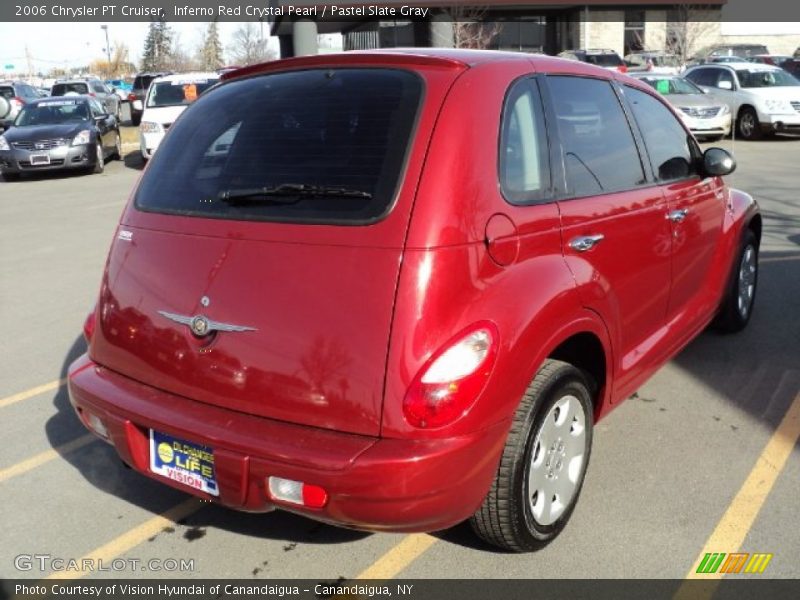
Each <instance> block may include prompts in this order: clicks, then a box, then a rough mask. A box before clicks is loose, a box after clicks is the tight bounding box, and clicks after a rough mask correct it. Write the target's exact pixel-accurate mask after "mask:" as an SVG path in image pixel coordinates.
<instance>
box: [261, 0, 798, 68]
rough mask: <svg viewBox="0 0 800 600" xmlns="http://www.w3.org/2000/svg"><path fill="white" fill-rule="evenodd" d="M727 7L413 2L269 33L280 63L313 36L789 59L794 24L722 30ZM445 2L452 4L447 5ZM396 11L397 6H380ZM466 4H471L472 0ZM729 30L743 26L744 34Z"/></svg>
mask: <svg viewBox="0 0 800 600" xmlns="http://www.w3.org/2000/svg"><path fill="white" fill-rule="evenodd" d="M273 1H274V2H277V3H278V4H287V5H288V4H290V3H291V4H294V5H302V4H303V3H307V4H309V5H317V6H322V5H323V4H327V5H329V6H330V5H332V4H335V3H334V2H328V1H327V0H273ZM728 1H729V0H703V2H701V3H698V2H696V1H694V2H692V1H681V0H678V1H677V2H675V1H673V2H665V1H663V0H649V1H646V0H644V1H642V2H639V3H632V2H631V3H627V4H624V5H623V4H621V3H620V2H613V1H608V0H584V1H583V2H581V3H575V2H570V1H569V0H549V1H548V2H547V3H546V4H545V3H536V2H530V0H527V1H525V0H482V1H481V2H480V3H479V6H478V7H477V8H475V7H474V6H473V7H468V6H467V5H466V4H464V3H463V2H462V0H418V1H417V2H415V3H414V5H415V6H427V7H429V8H430V10H429V12H428V14H427V15H426V16H425V17H424V18H422V19H416V20H411V19H408V20H396V19H393V20H388V19H387V20H376V18H375V17H371V18H370V17H365V18H362V19H361V20H353V21H351V22H341V21H330V20H327V21H315V20H313V19H290V18H288V17H277V18H276V19H275V20H274V21H273V22H272V33H273V35H277V36H278V38H279V39H280V47H281V56H282V57H288V56H297V55H303V54H314V53H316V52H317V48H318V45H317V35H318V34H331V33H340V34H341V35H342V47H343V49H345V50H360V49H373V48H394V47H409V46H440V47H441V46H444V47H448V46H464V47H476V46H478V47H485V48H491V49H498V50H514V51H521V52H541V53H545V54H557V53H559V52H561V51H562V50H567V49H574V48H605V49H610V50H614V51H616V52H617V53H619V54H620V55H625V54H629V53H631V52H636V51H639V50H654V51H667V52H670V53H675V54H679V55H682V56H684V57H689V56H692V55H693V53H695V52H696V51H698V50H700V49H701V48H703V47H705V46H710V45H713V44H720V43H749V42H756V43H762V44H765V45H766V46H768V48H769V50H770V52H771V53H774V54H791V53H793V52H794V50H795V49H796V48H797V47H798V45H800V23H788V24H787V23H747V24H738V23H726V22H724V12H723V11H724V10H725V5H726V4H727V3H728ZM448 3H451V5H450V6H448ZM379 4H381V5H382V6H395V7H397V8H399V7H400V6H402V4H403V3H402V2H394V1H393V0H390V1H388V2H382V3H379ZM471 4H473V5H474V4H476V3H475V2H474V0H472V2H471ZM736 25H746V26H747V27H746V28H745V29H743V28H741V27H739V28H736V27H735V26H736Z"/></svg>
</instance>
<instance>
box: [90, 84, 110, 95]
mask: <svg viewBox="0 0 800 600" xmlns="http://www.w3.org/2000/svg"><path fill="white" fill-rule="evenodd" d="M92 91H93V92H95V93H96V94H106V93H107V90H106V87H105V86H104V85H103V84H102V83H100V82H99V81H95V82H93V83H92Z"/></svg>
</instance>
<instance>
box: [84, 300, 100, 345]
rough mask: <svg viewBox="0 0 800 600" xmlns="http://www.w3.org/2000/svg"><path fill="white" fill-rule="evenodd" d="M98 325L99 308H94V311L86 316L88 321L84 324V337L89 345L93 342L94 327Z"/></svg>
mask: <svg viewBox="0 0 800 600" xmlns="http://www.w3.org/2000/svg"><path fill="white" fill-rule="evenodd" d="M96 324H97V307H95V308H93V309H92V311H91V312H90V313H89V314H88V315H87V316H86V320H85V321H84V322H83V337H84V339H85V340H86V343H87V344H89V343H91V341H92V336H93V335H94V327H95V325H96Z"/></svg>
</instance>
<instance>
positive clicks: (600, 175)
mask: <svg viewBox="0 0 800 600" xmlns="http://www.w3.org/2000/svg"><path fill="white" fill-rule="evenodd" d="M547 81H548V85H549V87H550V93H551V96H552V101H553V108H554V110H555V113H556V118H557V121H558V132H559V135H560V138H561V145H562V147H563V152H564V168H565V170H566V179H567V190H568V192H569V194H570V195H572V196H589V195H592V194H603V193H610V192H618V191H622V190H629V189H631V188H634V187H636V186H638V185H641V184H643V183H644V182H645V177H644V171H643V169H642V163H641V159H640V157H639V152H638V150H637V149H636V143H635V142H634V140H633V133H631V130H630V126H629V125H628V120H627V119H626V118H625V113H624V112H623V110H622V106H621V105H620V103H619V100H618V99H617V95H616V94H615V93H614V90H613V89H612V87H611V84H610V83H609V82H607V81H602V80H599V79H589V78H584V77H561V76H557V77H548V78H547Z"/></svg>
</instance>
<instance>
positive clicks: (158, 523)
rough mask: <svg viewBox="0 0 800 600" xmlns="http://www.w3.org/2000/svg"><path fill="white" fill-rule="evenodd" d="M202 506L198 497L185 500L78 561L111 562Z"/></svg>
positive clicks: (70, 574) (66, 575) (72, 574)
mask: <svg viewBox="0 0 800 600" xmlns="http://www.w3.org/2000/svg"><path fill="white" fill-rule="evenodd" d="M201 506H203V505H202V503H201V501H200V500H199V499H198V498H189V499H188V500H184V501H183V502H181V503H180V504H178V505H176V506H173V507H172V508H170V509H169V510H167V511H165V512H163V513H161V514H160V515H158V516H155V517H153V518H152V519H149V520H147V521H145V522H144V523H142V524H141V525H139V526H137V527H134V528H133V529H131V530H129V531H126V532H125V533H123V534H122V535H120V536H119V537H116V538H114V539H113V540H111V541H110V542H108V543H107V544H103V545H102V546H100V547H99V548H95V549H94V550H92V551H91V552H89V553H88V554H86V555H84V556H82V557H81V558H80V559H79V560H78V561H77V563H78V564H79V565H83V564H91V565H96V564H98V562H100V561H102V562H104V563H110V562H111V561H113V560H114V559H115V558H116V557H118V556H119V555H121V554H124V553H125V552H127V551H128V550H130V549H131V548H134V547H135V546H138V545H139V544H141V543H142V542H144V541H145V540H147V539H148V538H151V537H153V536H154V535H156V534H158V533H159V532H161V530H163V529H164V527H168V526H170V525H174V524H175V522H176V521H180V520H181V519H183V518H185V517H188V516H189V515H191V514H192V513H194V512H196V511H197V510H198V509H199V508H200V507H201ZM89 573H92V571H91V570H85V571H84V570H81V571H57V572H55V573H53V574H51V575H49V576H47V577H45V579H77V578H79V577H84V576H85V575H87V574H89Z"/></svg>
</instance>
